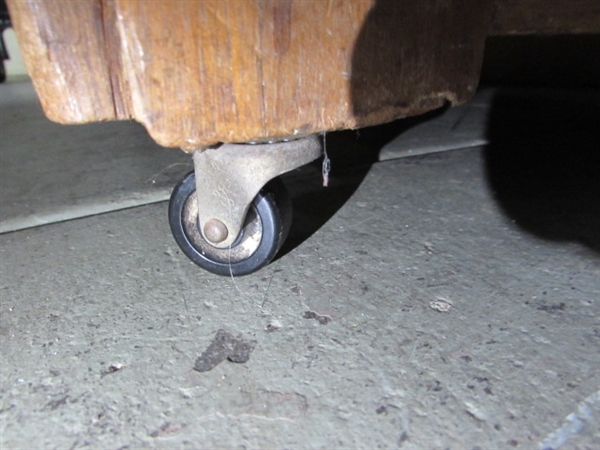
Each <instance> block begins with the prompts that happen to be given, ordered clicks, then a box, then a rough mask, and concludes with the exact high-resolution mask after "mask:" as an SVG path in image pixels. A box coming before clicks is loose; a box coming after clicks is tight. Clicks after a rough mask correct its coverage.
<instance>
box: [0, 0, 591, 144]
mask: <svg viewBox="0 0 600 450" xmlns="http://www.w3.org/2000/svg"><path fill="white" fill-rule="evenodd" d="M554 1H556V0H554ZM519 3H520V2H516V1H511V0H495V3H494V2H493V1H492V0H421V1H397V0H351V1H350V0H172V1H161V2H159V1H146V0H88V1H71V0H9V7H10V12H11V15H12V19H13V23H14V27H15V30H16V32H17V34H18V37H19V40H20V44H21V47H22V51H23V54H24V60H25V62H26V65H27V68H28V70H29V73H30V74H31V76H32V79H33V82H34V85H35V88H36V90H37V92H38V94H39V96H40V99H41V101H42V105H43V107H44V111H45V112H46V114H47V115H48V117H49V118H51V119H52V120H55V121H58V122H62V123H81V122H89V121H99V120H113V119H131V118H132V119H135V120H137V121H140V122H141V123H143V124H144V125H145V126H146V128H147V129H148V131H149V133H150V134H151V136H152V137H153V138H154V139H155V140H156V141H157V142H158V143H159V144H161V145H163V146H166V147H182V148H184V149H185V150H193V149H195V148H198V147H202V146H207V145H211V144H214V143H217V142H246V141H252V140H263V139H276V138H282V137H289V136H301V135H305V134H310V133H317V132H322V131H329V130H336V129H348V128H357V127H363V126H367V125H374V124H379V123H384V122H388V121H391V120H393V119H396V118H398V117H405V116H409V115H415V114H420V113H423V112H426V111H428V110H430V109H433V108H437V107H440V106H442V105H443V104H444V103H445V102H448V101H449V102H451V103H453V104H458V103H461V102H464V101H466V100H468V99H469V98H470V97H471V95H472V94H473V93H474V91H475V89H476V86H477V83H478V77H479V71H480V67H481V60H482V55H483V50H484V42H485V38H486V36H487V35H488V33H489V32H490V30H492V29H493V30H495V32H496V33H503V32H513V31H512V30H515V29H523V30H531V29H535V28H536V27H535V26H533V25H532V22H531V21H534V22H535V20H538V19H539V16H535V14H533V13H532V14H529V15H528V16H527V17H529V18H530V19H528V20H529V21H528V22H527V23H526V24H524V25H522V28H519V27H516V25H515V24H518V23H519V21H518V17H516V16H515V14H516V15H519V14H523V13H522V12H519V13H516V12H515V13H514V14H513V13H512V12H511V11H513V10H514V11H517V10H519V11H520V9H519V8H520V6H519ZM523 3H524V4H525V3H527V4H529V5H531V7H535V8H541V9H544V8H543V7H542V6H543V5H541V4H540V2H537V3H536V1H534V0H527V1H526V2H525V1H524V2H523ZM541 3H545V2H541ZM567 3H569V4H571V3H578V4H581V5H584V3H586V1H585V0H573V2H567ZM587 3H588V4H591V3H593V2H592V1H591V0H588V1H587ZM581 8H583V6H582V7H581ZM581 8H580V10H581ZM521 9H522V8H521ZM536 17H537V18H536ZM542 21H543V22H544V23H548V21H547V20H546V19H542ZM515 27H516V28H515ZM588 28H589V27H588ZM577 29H578V30H579V28H577ZM586 29H587V28H586Z"/></svg>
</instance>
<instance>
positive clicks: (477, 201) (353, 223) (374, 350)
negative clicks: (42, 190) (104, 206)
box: [0, 91, 600, 449]
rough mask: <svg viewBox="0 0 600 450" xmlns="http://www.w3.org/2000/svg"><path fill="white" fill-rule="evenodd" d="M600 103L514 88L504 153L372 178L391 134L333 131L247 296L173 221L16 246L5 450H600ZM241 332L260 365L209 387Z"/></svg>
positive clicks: (2, 326) (12, 251)
mask: <svg viewBox="0 0 600 450" xmlns="http://www.w3.org/2000/svg"><path fill="white" fill-rule="evenodd" d="M594 95H595V94H594ZM594 95H592V94H590V95H589V96H587V97H586V98H588V99H591V100H590V101H587V102H583V103H582V102H581V101H579V100H577V101H571V100H572V97H570V96H569V95H565V96H562V97H561V96H559V97H556V96H554V97H552V101H550V102H549V101H548V96H547V95H546V94H545V93H544V94H543V95H537V93H528V94H526V95H523V93H522V92H521V93H518V92H516V91H508V92H507V93H506V95H504V96H498V97H496V98H495V100H494V104H493V105H492V110H491V112H490V116H489V120H488V121H487V131H486V139H487V140H488V142H489V145H487V146H486V147H480V148H471V149H466V150H456V151H451V152H445V153H437V154H429V155H425V156H416V157H411V158H403V159H395V160H388V161H385V162H378V163H375V164H373V165H370V164H361V161H363V162H364V161H367V162H368V161H373V160H377V159H378V158H379V152H380V150H381V148H382V147H383V145H381V146H379V147H378V145H379V144H381V143H382V142H383V141H386V140H387V138H385V139H383V138H381V139H379V140H377V139H375V138H373V136H374V135H377V133H379V131H378V130H377V129H372V130H365V131H364V132H363V133H362V136H363V137H362V138H361V139H362V140H361V139H358V138H356V133H353V132H349V133H340V134H337V135H336V134H333V133H332V135H331V136H330V139H329V138H328V139H329V140H328V143H329V145H330V149H331V152H332V157H333V158H334V159H333V164H334V172H333V174H332V182H331V187H330V188H327V189H323V188H322V187H321V186H320V185H321V180H320V178H319V168H318V167H317V166H308V167H306V168H305V169H302V170H300V171H296V172H294V173H292V174H290V175H289V176H287V177H286V178H285V181H286V183H287V184H288V187H289V189H290V191H291V193H292V196H293V199H294V209H295V222H294V225H293V229H292V232H291V236H290V239H289V240H288V244H287V245H286V247H285V248H284V249H283V252H282V255H281V256H280V257H279V258H278V259H277V260H276V261H275V262H274V263H272V264H271V265H270V266H268V267H267V268H265V269H263V270H262V271H260V272H258V273H256V274H253V275H250V276H247V277H242V278H236V279H231V278H221V277H216V276H213V275H210V274H208V273H205V272H202V271H200V270H199V269H198V268H197V267H196V266H194V265H193V264H192V263H190V262H189V261H188V260H187V259H186V258H185V257H184V256H183V255H182V254H181V252H180V251H179V249H178V248H177V246H176V244H175V242H174V241H173V239H172V237H171V235H170V231H169V228H168V224H167V221H166V211H167V204H166V203H164V202H163V203H156V204H151V205H146V206H140V207H137V208H131V209H127V210H120V211H114V212H111V213H108V214H103V215H96V216H93V217H86V218H81V219H79V220H70V221H66V222H62V223H56V224H49V225H45V226H41V227H37V228H30V229H24V230H21V231H18V232H12V233H5V234H3V235H1V236H0V276H1V279H0V337H1V352H2V353H1V357H2V364H1V365H0V447H1V448H7V449H13V448H14V449H29V448H61V449H62V448H72V449H78V448H103V449H104V448H107V449H125V448H129V449H133V448H164V449H166V448H169V449H171V448H190V449H191V448H206V449H212V448H260V449H262V448H299V449H304V448H310V449H312V448H323V449H325V448H327V449H329V448H360V449H363V448H364V449H370V448H403V449H404V448H407V449H430V448H431V449H438V448H439V449H446V448H449V449H503V448H507V449H512V448H522V449H558V448H562V449H596V448H598V446H600V426H599V421H600V393H599V392H600V354H599V351H598V350H599V346H598V344H599V339H600V324H599V321H598V317H599V314H598V313H599V301H600V282H599V280H600V233H598V230H600V210H599V208H600V205H599V202H598V201H597V197H598V192H600V190H597V188H598V180H599V179H600V177H598V175H599V174H598V167H599V166H598V165H597V164H596V162H597V160H598V152H597V150H598V148H600V147H599V146H598V145H597V144H598V143H599V142H600V141H599V140H598V127H597V126H596V125H595V123H596V122H595V120H594V119H593V117H594V116H593V114H592V113H593V112H594V111H597V107H598V106H597V105H598V103H597V102H596V99H597V96H594ZM557 98H559V100H560V99H561V98H562V99H563V100H564V101H559V100H557ZM565 99H566V100H565ZM532 111H537V112H536V113H535V114H532ZM65 130H66V129H65ZM509 131H510V133H509ZM2 132H3V133H4V130H2ZM55 139H57V140H56V141H54V144H51V143H50V141H48V146H49V148H50V149H53V148H54V146H55V145H57V144H56V142H59V143H60V142H62V141H61V140H63V139H67V140H69V139H72V135H70V134H65V135H61V136H55ZM103 139H104V138H103V137H102V136H98V138H97V140H98V141H99V142H102V141H103ZM107 139H110V136H108V137H107ZM123 139H124V140H126V139H127V138H126V137H123ZM393 139H395V138H393ZM393 139H391V140H390V141H389V142H393ZM15 142H16V141H15ZM357 147H359V148H360V147H364V153H365V155H363V156H362V157H361V156H360V155H359V153H360V152H355V150H356V148H357ZM566 147H568V148H566ZM565 148H566V149H565ZM563 149H565V151H562V150H563ZM346 151H347V152H348V153H347V154H348V155H351V156H352V157H351V158H350V157H349V158H347V159H344V157H343V156H344V155H345V154H346V153H345V152H346ZM357 155H358V156H357ZM148 157H149V158H153V157H154V156H152V157H150V156H148ZM143 158H144V155H142V154H138V156H137V160H136V161H138V162H139V163H140V164H148V162H143V161H139V160H140V159H143ZM348 160H350V163H348ZM164 163H165V164H167V163H169V162H168V161H165V162H164ZM73 182H74V181H73ZM3 189H4V187H3ZM15 189H16V188H15ZM129 189H131V188H129ZM5 198H6V197H2V199H3V200H2V203H1V204H0V207H4V201H5V200H4V199H5ZM319 319H321V320H319ZM220 329H224V330H226V331H228V332H229V333H231V334H232V335H234V336H238V335H240V336H241V338H242V339H244V340H246V341H255V342H254V350H253V351H252V353H251V354H250V358H249V360H248V361H247V362H246V363H238V364H236V363H232V362H229V361H223V362H221V363H220V364H219V365H217V366H216V367H215V368H213V369H212V370H210V371H207V372H198V371H195V370H193V367H194V363H195V361H196V358H197V357H198V356H199V355H201V354H202V353H203V352H204V350H206V349H207V347H208V346H209V345H210V343H211V342H212V341H213V339H214V337H215V335H216V334H217V332H218V330H220Z"/></svg>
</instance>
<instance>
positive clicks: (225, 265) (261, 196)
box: [169, 172, 292, 276]
mask: <svg viewBox="0 0 600 450" xmlns="http://www.w3.org/2000/svg"><path fill="white" fill-rule="evenodd" d="M291 219H292V205H291V201H290V199H289V197H288V195H287V191H286V189H285V186H284V185H283V183H282V182H281V180H278V179H275V180H272V181H270V182H269V183H268V184H267V185H266V186H265V187H263V189H262V190H261V191H260V192H259V193H258V195H257V196H256V197H255V198H254V201H253V202H252V204H251V205H250V208H249V210H248V213H247V215H246V220H245V222H244V226H243V227H242V231H241V232H240V234H239V236H238V237H237V239H236V240H235V242H234V243H233V244H232V245H231V246H230V247H227V248H217V247H214V246H213V245H211V244H210V243H209V242H208V241H207V240H206V239H204V237H203V236H202V233H201V232H200V225H199V222H198V202H197V201H196V177H195V174H194V172H190V173H189V174H187V175H186V176H185V177H184V178H183V179H182V180H181V181H180V182H179V184H178V185H177V186H176V187H175V189H173V193H172V194H171V200H170V202H169V224H170V225H171V231H172V232H173V237H174V238H175V241H176V242H177V244H178V245H179V247H180V248H181V250H182V251H183V253H185V255H186V256H187V257H188V258H189V259H191V260H192V261H193V262H194V263H195V264H197V265H199V266H200V267H202V268H203V269H206V270H208V271H209V272H212V273H214V274H217V275H224V276H240V275H248V274H250V273H253V272H256V271H257V270H259V269H260V268H262V267H264V266H266V265H267V264H269V263H270V262H271V260H272V259H273V258H274V257H275V255H276V254H277V252H278V251H279V249H280V248H281V245H282V244H283V242H284V241H285V239H286V237H287V234H288V231H289V229H290V225H291Z"/></svg>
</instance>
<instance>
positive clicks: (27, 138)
mask: <svg viewBox="0 0 600 450" xmlns="http://www.w3.org/2000/svg"><path fill="white" fill-rule="evenodd" d="M0 130H2V137H1V139H0V233H4V232H8V231H16V230H20V229H24V228H29V227H32V226H39V225H43V224H46V223H54V222H58V221H63V220H70V219H75V218H80V217H86V216H90V215H93V214H98V213H104V212H109V211H115V210H118V209H123V208H128V207H132V206H139V205H143V204H148V203H154V202H157V201H164V200H166V199H168V198H169V195H170V191H171V189H172V187H173V185H174V184H175V183H176V182H177V180H178V179H179V178H181V177H182V176H183V174H185V173H186V172H189V171H190V170H191V169H192V165H191V159H190V157H189V156H188V155H186V154H184V153H183V152H182V151H180V150H178V149H165V148H163V147H160V146H158V145H157V144H156V143H155V142H154V141H153V140H152V139H151V138H150V137H149V136H148V133H147V132H146V130H145V129H144V127H143V126H141V125H139V124H137V123H135V122H108V123H94V124H85V125H70V126H67V125H60V124H57V123H53V122H50V121H49V120H48V119H47V118H46V117H45V116H44V114H43V112H42V109H41V106H40V104H39V101H38V99H37V96H36V94H35V91H34V90H33V87H32V85H31V82H30V81H29V80H19V81H12V82H10V81H9V82H8V83H6V84H2V85H0Z"/></svg>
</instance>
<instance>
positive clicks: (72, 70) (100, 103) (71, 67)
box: [8, 1, 115, 123]
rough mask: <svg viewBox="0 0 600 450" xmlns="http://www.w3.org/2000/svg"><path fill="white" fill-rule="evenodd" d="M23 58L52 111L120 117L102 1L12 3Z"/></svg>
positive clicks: (61, 118) (67, 117)
mask: <svg viewBox="0 0 600 450" xmlns="http://www.w3.org/2000/svg"><path fill="white" fill-rule="evenodd" d="M8 6H9V9H10V14H11V21H12V23H13V27H14V28H15V31H16V32H17V35H18V39H19V45H20V48H21V51H22V53H23V59H24V61H25V64H26V66H27V71H28V72H29V74H30V76H31V78H32V80H33V83H34V85H35V88H36V90H37V92H38V94H39V97H40V100H41V102H42V106H43V108H44V111H45V113H46V115H47V116H48V117H49V118H50V119H52V120H55V121H57V122H64V123H79V122H88V121H89V122H91V121H99V120H106V119H111V118H114V116H115V115H114V106H113V96H112V90H111V83H110V77H109V67H108V66H107V64H106V58H105V55H104V49H105V43H104V33H103V26H102V20H101V5H100V2H99V1H89V2H88V1H86V2H81V1H46V2H44V1H9V2H8Z"/></svg>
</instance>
